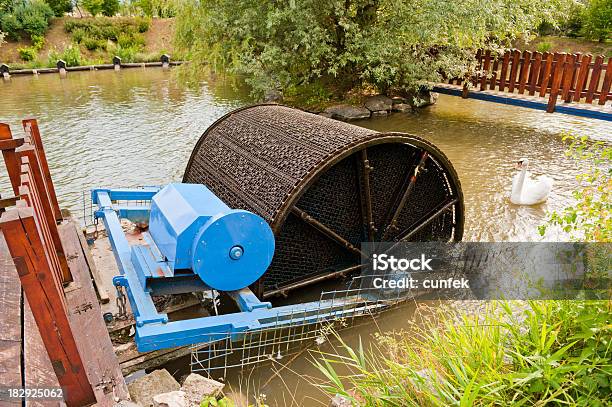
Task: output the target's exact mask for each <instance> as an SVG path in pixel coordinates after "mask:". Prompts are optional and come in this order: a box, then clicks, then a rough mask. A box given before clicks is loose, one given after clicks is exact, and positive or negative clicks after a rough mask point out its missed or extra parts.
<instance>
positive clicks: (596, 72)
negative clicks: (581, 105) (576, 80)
mask: <svg viewBox="0 0 612 407" xmlns="http://www.w3.org/2000/svg"><path fill="white" fill-rule="evenodd" d="M602 65H603V56H601V55H598V56H597V57H596V58H595V64H594V65H593V72H592V73H591V79H589V88H588V90H587V93H586V99H585V102H586V103H591V102H592V101H593V98H594V97H595V92H596V91H597V87H598V86H599V76H600V75H601V66H602Z"/></svg>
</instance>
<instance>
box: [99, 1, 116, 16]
mask: <svg viewBox="0 0 612 407" xmlns="http://www.w3.org/2000/svg"><path fill="white" fill-rule="evenodd" d="M118 11H119V0H103V3H102V14H104V15H105V16H108V17H112V16H114V15H115V14H117V12H118Z"/></svg>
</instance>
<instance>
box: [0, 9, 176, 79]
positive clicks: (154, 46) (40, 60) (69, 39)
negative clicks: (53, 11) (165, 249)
mask: <svg viewBox="0 0 612 407" xmlns="http://www.w3.org/2000/svg"><path fill="white" fill-rule="evenodd" d="M136 19H137V18H131V17H117V18H102V17H100V18H97V19H92V18H76V17H61V18H53V19H52V20H51V21H50V27H49V30H48V31H47V33H46V34H45V36H44V43H43V45H42V47H40V49H39V50H37V51H36V54H35V55H33V58H32V59H31V60H24V58H23V55H22V54H23V51H22V52H21V53H20V50H23V49H26V48H31V47H33V43H32V41H31V40H30V39H26V38H23V39H21V40H19V41H14V40H7V41H6V43H5V44H2V45H0V64H7V65H9V66H10V67H11V69H12V70H19V69H33V68H34V69H36V68H52V67H55V62H56V61H55V60H54V59H56V58H55V57H56V56H66V54H67V53H69V54H70V56H71V57H72V58H64V59H71V61H67V62H79V63H78V65H81V66H87V65H100V64H105V63H111V62H112V59H113V57H114V56H115V55H119V56H121V57H122V59H123V62H125V63H142V62H158V61H160V57H161V55H163V54H168V55H171V56H172V57H173V58H174V59H181V58H179V56H178V55H177V54H176V53H175V49H174V46H173V37H174V19H172V18H153V19H141V20H143V21H146V22H147V23H148V24H147V27H146V30H145V29H143V30H142V31H143V32H141V33H140V34H141V36H140V35H139V39H138V48H134V49H132V50H129V51H128V52H125V49H126V48H129V47H124V48H123V49H124V52H123V55H121V53H122V50H121V48H120V49H119V52H118V49H117V45H118V44H117V43H119V45H121V42H120V41H119V42H118V41H112V40H101V39H95V38H92V40H97V41H99V42H98V43H97V44H96V43H95V42H84V41H82V38H80V33H76V35H75V33H74V32H68V31H67V28H68V27H70V24H75V23H77V24H78V23H83V22H89V21H96V20H98V21H103V20H108V21H118V20H133V21H136ZM120 34H121V33H120ZM75 36H76V38H75ZM79 40H80V41H81V42H79ZM94 45H95V47H94ZM124 45H125V44H124ZM90 48H92V49H90ZM26 58H28V57H26ZM68 65H69V66H73V65H76V64H74V63H69V64H68Z"/></svg>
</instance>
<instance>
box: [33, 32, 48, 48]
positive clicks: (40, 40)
mask: <svg viewBox="0 0 612 407" xmlns="http://www.w3.org/2000/svg"><path fill="white" fill-rule="evenodd" d="M31 39H32V47H34V48H35V49H36V50H37V51H40V50H41V49H43V47H44V46H45V37H43V36H42V35H38V34H33V35H32V38H31Z"/></svg>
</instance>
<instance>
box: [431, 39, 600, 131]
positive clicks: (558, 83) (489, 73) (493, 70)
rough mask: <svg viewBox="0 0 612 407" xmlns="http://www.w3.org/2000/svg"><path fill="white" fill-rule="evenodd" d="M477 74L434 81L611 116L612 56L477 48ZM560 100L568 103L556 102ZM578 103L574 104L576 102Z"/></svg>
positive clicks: (485, 96) (499, 98) (455, 91)
mask: <svg viewBox="0 0 612 407" xmlns="http://www.w3.org/2000/svg"><path fill="white" fill-rule="evenodd" d="M476 59H477V61H478V66H477V71H476V72H477V74H475V75H474V76H472V77H470V78H468V80H465V78H464V79H456V78H455V79H450V80H449V83H448V84H447V83H440V84H437V85H435V87H434V89H435V90H436V91H437V92H440V93H445V94H449V95H457V96H462V97H464V98H468V97H471V98H474V99H480V100H486V101H489V102H495V103H503V104H509V105H515V106H523V107H528V108H532V109H538V110H544V111H547V112H549V113H552V112H555V111H556V112H559V113H565V114H571V115H576V116H584V117H590V118H596V119H601V120H608V121H611V120H612V108H611V107H610V103H609V101H611V100H612V94H611V93H610V88H611V86H612V58H609V59H608V63H607V64H605V63H604V57H603V56H597V57H595V59H594V60H593V57H592V56H591V55H590V54H586V55H582V54H566V53H562V52H561V53H558V52H556V53H554V54H553V53H548V52H545V53H540V52H531V51H523V52H521V51H519V50H510V51H506V53H505V54H503V55H501V56H494V55H491V52H490V51H486V52H484V53H483V52H481V51H478V53H477V56H476ZM559 100H561V101H562V102H564V103H563V104H561V105H557V103H559ZM572 102H575V103H572Z"/></svg>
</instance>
